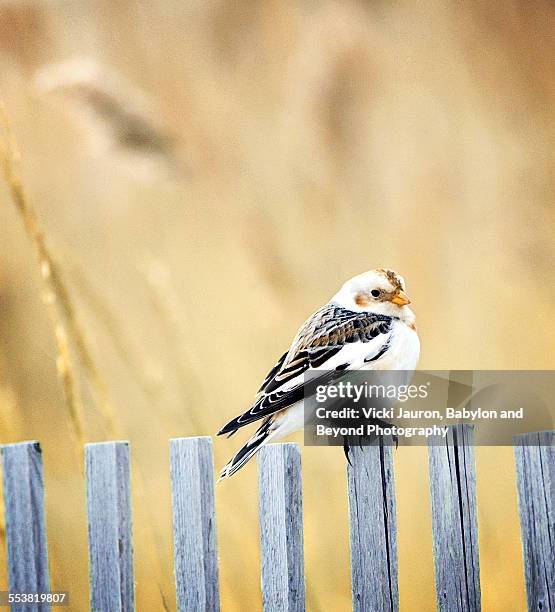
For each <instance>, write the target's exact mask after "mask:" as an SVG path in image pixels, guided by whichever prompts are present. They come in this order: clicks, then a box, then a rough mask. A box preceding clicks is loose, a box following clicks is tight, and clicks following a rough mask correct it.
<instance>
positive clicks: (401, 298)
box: [391, 291, 410, 306]
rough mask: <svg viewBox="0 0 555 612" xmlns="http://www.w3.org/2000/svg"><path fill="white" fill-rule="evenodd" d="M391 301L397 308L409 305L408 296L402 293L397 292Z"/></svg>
mask: <svg viewBox="0 0 555 612" xmlns="http://www.w3.org/2000/svg"><path fill="white" fill-rule="evenodd" d="M391 301H392V302H393V303H394V304H397V306H405V305H406V304H410V299H409V296H408V295H407V294H406V293H405V292H404V291H397V293H396V294H395V295H394V296H393V297H392V298H391Z"/></svg>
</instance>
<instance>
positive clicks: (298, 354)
mask: <svg viewBox="0 0 555 612" xmlns="http://www.w3.org/2000/svg"><path fill="white" fill-rule="evenodd" d="M408 304H410V300H409V298H408V297H407V294H406V293H405V281H404V279H403V278H402V277H401V276H399V274H397V273H396V272H393V270H387V269H383V268H380V269H377V270H372V271H370V272H365V273H363V274H359V275H358V276H355V277H354V278H351V279H350V280H348V281H347V282H346V283H345V284H344V285H343V287H341V289H340V290H339V291H338V292H337V293H336V294H335V295H334V296H333V297H332V299H331V300H330V301H329V302H328V303H327V304H326V305H325V306H323V307H322V308H320V309H319V310H317V311H316V312H315V313H314V314H313V315H312V316H311V317H310V318H309V319H307V321H306V322H305V323H304V325H303V326H302V327H301V328H300V329H299V331H298V332H297V335H296V336H295V339H294V340H293V343H292V344H291V346H290V348H289V350H288V351H287V352H286V353H284V354H283V355H282V356H281V358H280V359H279V360H278V362H277V363H276V365H275V366H274V367H273V368H272V369H271V370H270V372H269V373H268V375H267V376H266V378H265V379H264V382H263V383H262V386H261V387H260V389H259V391H258V394H257V396H256V401H255V403H254V404H253V405H252V406H251V407H250V408H249V409H248V410H247V411H246V412H244V413H243V414H241V415H239V416H238V417H236V418H234V419H233V420H231V421H230V422H229V423H227V425H225V426H224V427H222V429H221V430H220V431H219V432H218V435H222V434H229V435H233V434H234V433H235V432H236V431H237V430H238V429H239V428H240V427H243V426H244V425H248V424H249V423H252V422H254V421H258V420H259V419H264V420H263V422H262V425H261V426H260V427H259V428H258V430H257V431H256V432H255V434H254V435H253V436H252V437H251V438H250V439H249V440H248V441H247V443H246V444H245V445H244V446H243V448H241V449H240V450H239V452H238V453H237V454H236V455H235V456H234V457H233V458H232V459H231V461H230V462H229V463H228V464H227V465H226V466H225V467H224V468H223V470H222V472H221V474H220V478H226V477H228V476H231V475H232V474H234V473H235V472H237V470H239V469H240V468H242V467H243V466H244V465H245V463H247V461H248V460H249V459H250V458H251V457H253V455H254V454H255V453H256V452H257V451H258V449H259V448H260V447H261V446H263V445H264V444H266V443H267V442H269V441H270V440H276V439H279V438H281V437H283V436H286V435H288V434H290V433H292V432H293V431H296V430H298V429H301V428H302V427H303V426H304V424H305V415H304V411H303V394H304V392H305V388H304V387H305V384H306V382H307V380H308V379H309V376H308V375H309V374H310V372H311V370H316V369H326V370H331V371H334V370H336V371H343V370H364V369H370V370H372V369H373V370H411V371H412V370H414V369H415V368H416V364H417V363H418V358H419V355H420V341H419V339H418V335H417V333H416V325H415V317H414V313H413V312H412V310H411V309H410V308H409V307H408Z"/></svg>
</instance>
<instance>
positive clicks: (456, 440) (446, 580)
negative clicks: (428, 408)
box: [428, 424, 481, 612]
mask: <svg viewBox="0 0 555 612" xmlns="http://www.w3.org/2000/svg"><path fill="white" fill-rule="evenodd" d="M473 429H474V428H473V426H472V425H467V424H459V425H454V426H452V427H449V432H448V434H447V437H446V438H430V440H429V446H428V457H429V467H430V493H431V500H432V530H433V541H434V561H435V575H436V597H437V607H438V609H439V610H444V611H445V612H477V611H478V610H480V609H481V593H480V562H479V555H478V522H477V510H476V468H475V462H474V446H473V439H474V434H473Z"/></svg>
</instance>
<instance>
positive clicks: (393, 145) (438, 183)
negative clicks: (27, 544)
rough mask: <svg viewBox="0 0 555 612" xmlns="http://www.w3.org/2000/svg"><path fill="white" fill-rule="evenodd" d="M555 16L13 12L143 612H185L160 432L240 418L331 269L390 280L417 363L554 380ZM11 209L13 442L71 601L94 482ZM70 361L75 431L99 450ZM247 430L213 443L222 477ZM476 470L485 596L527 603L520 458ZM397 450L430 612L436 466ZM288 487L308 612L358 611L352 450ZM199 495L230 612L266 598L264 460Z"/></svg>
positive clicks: (100, 433)
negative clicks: (124, 454)
mask: <svg viewBox="0 0 555 612" xmlns="http://www.w3.org/2000/svg"><path fill="white" fill-rule="evenodd" d="M554 11H555V9H554V8H553V5H552V4H551V3H550V2H548V1H547V0H530V1H527V2H524V1H514V0H509V1H507V2H503V3H500V2H491V1H490V2H487V1H474V2H462V3H444V2H436V1H434V0H425V1H423V2H407V1H397V2H393V3H385V2H379V1H378V2H374V3H370V2H362V1H360V2H356V1H353V2H348V1H346V2H329V1H323V2H313V1H309V0H296V1H293V0H291V1H283V2H276V1H274V0H267V1H265V2H254V1H251V0H239V1H236V2H226V1H225V0H206V1H205V2H195V1H185V2H184V1H182V0H160V1H159V2H146V1H145V0H118V1H117V2H108V1H106V0H90V1H89V2H84V1H82V0H73V1H69V0H52V1H50V2H47V1H46V0H44V1H43V2H38V1H29V2H26V1H23V0H22V1H8V0H4V1H3V2H2V3H1V4H0V67H1V74H2V80H1V83H2V90H1V93H0V95H1V98H2V99H3V102H4V104H5V107H6V112H7V114H8V115H9V117H10V121H11V123H12V131H13V134H14V136H15V138H16V139H17V141H18V143H19V150H20V153H21V161H20V163H19V165H18V170H17V171H18V172H19V173H20V174H21V176H22V180H23V182H24V184H25V187H26V190H27V196H28V199H29V202H30V203H31V204H32V205H33V206H34V207H35V208H36V210H37V215H38V218H39V220H40V223H41V226H42V227H43V229H44V231H45V234H46V237H47V239H48V244H49V245H50V248H51V250H52V252H53V254H54V256H55V258H56V260H57V262H58V264H59V272H61V274H62V276H63V279H64V280H65V282H66V283H67V285H68V289H69V292H70V295H71V297H72V299H73V300H74V302H75V304H76V313H77V316H78V317H79V320H80V322H81V326H82V328H83V330H84V333H85V335H86V337H87V338H88V339H89V341H90V343H91V346H92V354H93V357H94V360H95V363H96V365H97V367H98V371H99V374H100V376H101V377H102V379H103V380H104V381H105V382H106V386H107V389H108V393H109V398H110V402H111V405H112V407H113V412H114V415H115V420H116V422H117V427H118V435H121V436H123V437H124V438H126V439H129V440H130V441H131V445H132V452H133V460H134V464H133V473H134V489H133V495H134V498H133V500H134V508H133V510H134V539H135V566H136V579H137V589H136V593H137V608H138V609H142V610H161V609H163V606H164V605H166V606H167V607H168V608H169V609H174V608H175V599H174V588H173V575H172V545H171V530H170V525H171V518H170V492H169V475H168V438H170V437H176V436H187V435H210V434H214V433H215V432H216V431H217V429H218V428H219V427H220V426H221V425H222V424H223V423H224V422H226V421H227V420H228V419H229V418H230V417H232V416H233V415H235V414H237V413H238V412H240V411H241V410H243V409H244V408H245V407H247V406H248V404H249V402H250V401H251V399H252V397H253V394H254V393H255V391H256V389H257V388H258V385H259V383H260V381H261V380H262V378H263V376H264V374H265V373H266V371H267V369H268V368H269V367H271V366H272V365H273V363H274V360H275V359H276V358H277V357H278V356H279V355H280V354H281V352H282V351H283V350H285V348H286V347H287V346H288V343H289V342H290V340H291V338H292V336H293V335H294V333H295V331H296V329H297V327H298V326H299V325H300V324H301V323H302V321H303V320H304V319H305V318H306V317H307V316H308V315H309V314H310V313H311V312H312V311H313V310H315V309H316V308H317V307H318V306H319V305H321V304H322V303H324V302H325V301H327V300H328V299H329V297H330V296H331V295H332V294H333V293H334V292H335V291H336V290H337V288H338V287H339V285H340V284H341V283H342V282H343V281H344V280H345V279H346V278H348V277H350V276H353V275H354V274H357V273H359V272H362V271H364V270H366V269H370V268H374V267H378V266H387V267H391V268H394V269H396V270H398V271H399V272H401V273H402V274H403V275H404V276H405V278H406V279H407V283H408V289H409V293H410V295H411V297H412V299H413V302H414V309H415V311H416V314H417V320H418V325H419V332H420V336H421V342H422V359H421V366H422V367H424V368H436V369H441V368H452V369H456V368H491V369H509V368H519V369H520V368H522V369H534V368H538V369H539V368H553V367H554V366H555V357H554V355H553V351H552V347H553V344H554V341H555V324H554V317H553V309H552V301H553V298H554V294H555V290H554V288H555V282H554V276H555V272H554V270H555V268H554V258H553V254H554V248H553V247H554V242H553V239H554V227H555V213H554V208H553V197H554V195H555V165H554V162H555V153H554V152H555V148H554V144H555V142H554V141H555V130H554V128H555V70H554V59H555V34H554V33H555V27H554V26H555V23H554V18H553V17H554ZM61 62H62V64H60V63H61ZM0 197H1V205H0V222H1V224H2V225H1V227H2V231H1V236H2V238H1V240H2V249H1V250H0V410H1V412H0V416H1V420H0V423H1V427H2V430H1V436H2V437H1V440H0V441H1V442H13V441H17V440H23V439H33V438H36V439H39V440H40V441H41V443H42V445H43V450H44V461H45V470H46V486H47V490H46V494H47V498H46V503H47V522H48V529H49V542H50V559H51V567H52V576H53V588H54V589H58V590H68V591H70V594H71V599H72V605H71V609H73V610H85V609H88V588H87V549H86V518H85V500H84V483H83V477H82V467H81V463H80V457H79V454H78V452H77V451H76V446H75V443H74V440H73V436H72V433H71V428H70V426H69V425H68V419H67V408H66V405H65V401H64V395H63V392H62V385H61V384H60V382H59V380H58V375H57V370H56V359H57V348H56V340H55V336H54V328H53V325H52V321H51V318H50V317H49V316H48V309H47V307H46V305H45V304H43V303H42V302H41V294H42V293H43V289H42V287H41V282H42V281H41V273H40V266H39V265H38V264H37V262H36V254H35V249H34V246H33V243H32V242H30V241H29V240H28V238H27V236H26V234H25V231H24V229H23V225H22V223H21V218H19V216H18V215H17V213H16V211H15V208H14V207H13V205H12V202H11V201H10V195H9V192H8V189H6V186H5V184H2V186H1V187H0ZM43 268H44V266H43ZM42 272H43V274H44V273H45V270H44V269H43V270H42ZM70 340H71V338H70ZM72 350H73V355H72V359H73V363H74V364H75V372H74V374H75V376H76V377H77V380H76V381H75V382H76V384H77V385H78V386H79V387H80V388H81V392H82V400H83V404H84V406H85V411H86V431H85V437H86V439H87V440H94V441H97V440H103V439H106V438H107V437H110V435H109V434H108V432H107V430H106V428H105V424H104V420H103V418H102V417H101V416H99V410H98V402H97V401H95V398H94V393H93V389H92V388H91V385H90V384H89V383H88V380H87V376H86V372H84V371H83V368H82V367H81V366H79V360H78V359H76V357H75V354H74V353H75V351H74V347H73V348H72ZM245 436H246V433H245V434H243V432H241V433H239V434H238V435H237V436H236V437H234V438H232V439H230V440H225V439H216V440H215V442H214V446H215V458H216V467H221V466H222V465H223V464H224V462H225V461H226V460H227V459H228V458H229V457H230V456H231V454H232V453H233V452H234V450H235V449H237V448H238V446H239V444H240V443H241V441H242V439H244V437H245ZM296 439H297V440H299V441H301V440H302V436H298V437H297V438H296ZM476 453H477V468H478V497H479V512H480V514H479V528H480V553H481V558H480V563H481V579H482V596H483V607H484V609H485V610H488V611H503V612H509V611H513V610H514V611H518V610H524V609H525V594H524V578H523V568H522V561H521V550H520V540H519V529H518V516H517V505H516V504H517V502H516V489H515V482H514V469H513V457H512V450H511V449H509V448H504V449H494V448H479V449H477V451H476ZM395 461H396V468H397V473H396V478H397V499H398V518H399V539H398V541H399V558H400V593H401V608H402V609H403V610H417V611H419V610H422V611H426V610H430V609H432V608H433V607H434V605H435V595H434V586H433V580H434V579H433V562H432V552H431V551H432V539H431V525H430V510H429V493H428V483H427V455H426V451H425V449H410V448H401V449H399V450H398V451H397V452H396V453H395ZM303 476H304V493H305V498H304V511H305V550H306V552H305V555H306V576H307V592H308V609H309V610H311V611H314V612H319V611H325V612H327V611H330V610H333V611H336V610H338V611H339V610H349V609H350V586H349V580H350V579H349V565H348V557H349V553H348V531H347V505H346V483H345V461H344V457H343V453H342V451H341V449H338V448H329V449H322V448H305V449H303ZM216 495H217V507H218V539H219V549H220V572H221V591H222V608H223V610H224V611H235V610H237V611H239V610H250V609H258V608H259V607H260V592H259V566H258V564H259V556H258V523H257V500H256V465H255V462H252V463H251V464H249V465H248V467H247V468H245V469H244V470H243V471H241V472H240V473H239V474H238V475H237V476H236V477H234V478H232V479H231V480H230V481H226V482H224V483H220V484H219V485H218V486H217V491H216ZM4 554H5V551H4V549H3V546H2V550H1V552H0V562H1V563H0V568H1V574H0V584H2V585H6V570H5V557H4ZM2 588H5V586H4V587H2ZM163 599H164V601H165V603H163Z"/></svg>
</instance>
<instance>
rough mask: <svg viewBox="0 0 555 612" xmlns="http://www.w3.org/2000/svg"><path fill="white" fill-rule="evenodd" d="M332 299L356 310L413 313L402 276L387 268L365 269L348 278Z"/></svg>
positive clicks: (406, 315)
mask: <svg viewBox="0 0 555 612" xmlns="http://www.w3.org/2000/svg"><path fill="white" fill-rule="evenodd" d="M332 301H333V302H335V303H337V304H339V305H340V306H342V307H343V308H348V309H349V310H354V311H358V312H374V313H377V314H383V315H387V316H390V317H399V318H401V319H405V318H407V319H408V318H410V317H411V316H412V311H411V310H410V308H409V307H408V304H410V299H409V298H408V296H407V294H406V293H405V280H404V278H403V277H402V276H401V275H399V274H397V272H394V271H393V270H388V269H386V268H378V269H376V270H371V271H370V272H364V273H363V274H359V275H358V276H355V277H353V278H351V279H349V280H348V281H347V282H346V283H345V284H344V285H343V287H341V289H340V290H339V291H338V292H337V293H336V294H335V296H334V297H333V299H332Z"/></svg>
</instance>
